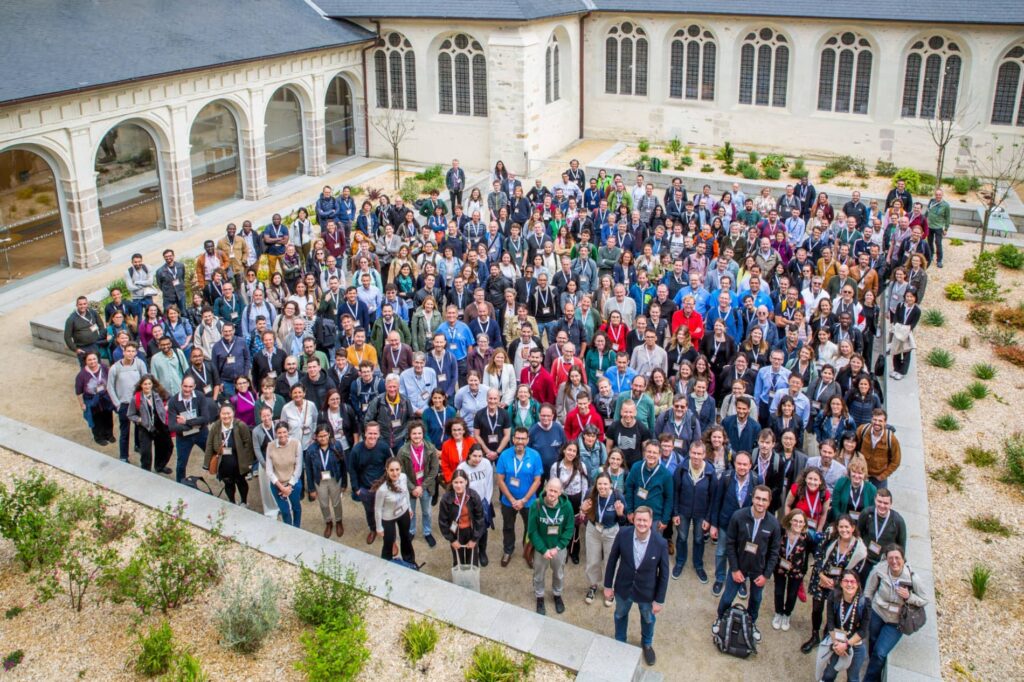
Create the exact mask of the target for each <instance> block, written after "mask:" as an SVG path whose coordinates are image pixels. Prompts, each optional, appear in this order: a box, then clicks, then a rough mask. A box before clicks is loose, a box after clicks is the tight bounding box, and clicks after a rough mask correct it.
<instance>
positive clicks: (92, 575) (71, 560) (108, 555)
mask: <svg viewBox="0 0 1024 682" xmlns="http://www.w3.org/2000/svg"><path fill="white" fill-rule="evenodd" d="M119 561H120V557H119V555H118V553H117V551H116V550H114V549H111V548H110V547H107V546H105V545H103V544H100V543H98V542H97V541H96V539H95V538H94V537H92V535H89V534H86V533H76V534H75V535H74V537H73V538H72V539H71V540H70V541H69V542H68V543H67V544H66V545H64V547H63V549H62V551H61V554H60V556H59V558H57V559H56V561H54V563H53V566H52V568H50V569H47V570H45V571H40V575H39V576H38V577H37V578H36V583H37V584H36V591H37V593H38V595H39V600H40V601H44V602H45V601H49V600H50V599H53V598H54V597H56V596H57V595H59V594H64V595H67V598H68V601H69V602H70V605H71V608H73V609H74V610H75V611H81V610H82V607H83V606H84V605H85V595H86V594H87V593H88V592H89V588H90V587H92V586H93V584H94V583H96V582H97V581H100V580H102V579H103V577H104V576H105V575H107V574H108V572H110V571H111V570H114V569H115V568H116V566H117V564H118V562H119Z"/></svg>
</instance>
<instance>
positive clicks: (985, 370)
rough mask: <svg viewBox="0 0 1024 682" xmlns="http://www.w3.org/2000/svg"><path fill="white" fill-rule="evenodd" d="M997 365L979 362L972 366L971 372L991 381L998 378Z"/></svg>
mask: <svg viewBox="0 0 1024 682" xmlns="http://www.w3.org/2000/svg"><path fill="white" fill-rule="evenodd" d="M996 372H997V370H996V367H995V365H992V364H990V363H987V362H979V363H977V364H976V365H974V366H972V367H971V374H973V375H974V376H975V377H976V378H978V379H981V380H983V381H991V380H992V379H995V378H996Z"/></svg>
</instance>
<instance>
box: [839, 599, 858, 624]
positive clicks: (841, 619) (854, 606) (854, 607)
mask: <svg viewBox="0 0 1024 682" xmlns="http://www.w3.org/2000/svg"><path fill="white" fill-rule="evenodd" d="M836 610H837V611H839V625H840V626H841V627H842V628H843V630H848V626H847V624H846V622H847V621H848V620H850V618H851V617H852V616H853V614H854V612H855V611H856V610H857V602H856V601H853V602H850V608H849V609H847V610H846V613H843V602H839V604H838V605H837V609H836Z"/></svg>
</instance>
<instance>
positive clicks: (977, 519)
mask: <svg viewBox="0 0 1024 682" xmlns="http://www.w3.org/2000/svg"><path fill="white" fill-rule="evenodd" d="M967 527H968V528H971V529H973V530H976V531H978V532H980V533H988V534H989V535H998V536H1000V537H1004V538H1008V537H1010V536H1011V535H1013V529H1011V528H1010V527H1009V526H1007V525H1006V524H1004V523H1003V522H1002V521H1000V520H999V517H998V516H995V515H993V514H984V515H981V516H972V517H970V518H968V519H967Z"/></svg>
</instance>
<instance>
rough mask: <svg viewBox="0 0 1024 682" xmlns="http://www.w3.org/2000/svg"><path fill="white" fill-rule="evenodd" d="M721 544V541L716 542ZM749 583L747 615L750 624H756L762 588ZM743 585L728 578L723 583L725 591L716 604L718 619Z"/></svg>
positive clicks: (730, 577) (752, 582) (745, 580)
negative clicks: (748, 615)
mask: <svg viewBox="0 0 1024 682" xmlns="http://www.w3.org/2000/svg"><path fill="white" fill-rule="evenodd" d="M718 542H719V544H721V542H722V540H721V539H719V540H718ZM744 582H747V578H746V577H744ZM749 582H750V596H749V597H747V613H748V614H750V622H751V623H754V624H755V625H756V624H757V614H758V613H759V612H760V611H761V596H762V595H763V594H764V587H758V586H757V585H755V584H754V581H753V579H750V580H749ZM741 585H743V583H738V582H736V581H735V580H733V579H732V576H729V579H728V580H726V581H725V591H724V592H722V598H721V599H720V600H719V602H718V617H719V618H721V617H722V616H724V615H725V612H726V611H728V610H729V607H730V606H732V601H733V599H735V598H736V595H737V593H739V591H740V586H741Z"/></svg>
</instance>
